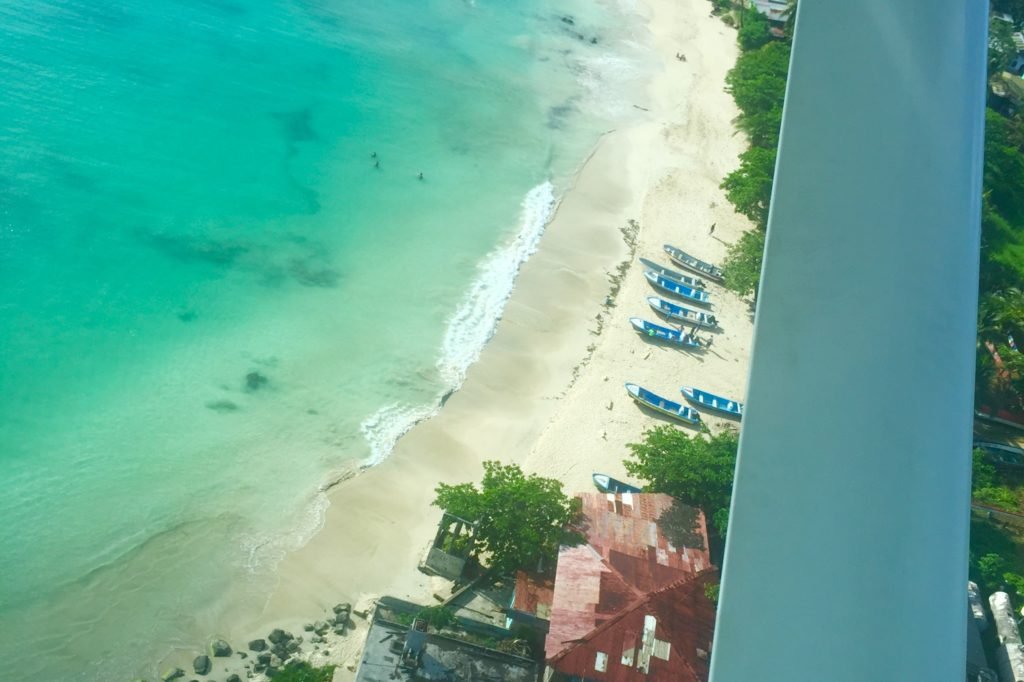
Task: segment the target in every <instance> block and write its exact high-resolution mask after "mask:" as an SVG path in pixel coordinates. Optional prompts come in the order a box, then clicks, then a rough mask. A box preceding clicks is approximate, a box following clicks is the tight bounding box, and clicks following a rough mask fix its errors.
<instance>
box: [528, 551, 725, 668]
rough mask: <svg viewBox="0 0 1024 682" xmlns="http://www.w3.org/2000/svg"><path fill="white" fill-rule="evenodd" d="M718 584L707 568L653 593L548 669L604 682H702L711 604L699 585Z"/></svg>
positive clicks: (711, 627) (551, 662) (708, 649)
mask: <svg viewBox="0 0 1024 682" xmlns="http://www.w3.org/2000/svg"><path fill="white" fill-rule="evenodd" d="M717 581H718V572H717V570H715V569H710V570H707V571H704V572H703V573H700V574H698V575H696V576H689V577H687V578H684V579H682V580H680V581H678V582H676V583H673V584H671V585H669V586H668V587H665V588H662V589H661V590H658V591H655V592H652V593H650V594H649V595H647V596H646V597H645V598H643V599H641V600H639V601H637V602H635V603H634V604H633V605H632V606H630V607H629V608H627V609H625V610H624V611H623V612H622V613H620V614H619V615H618V616H616V617H614V618H612V619H610V620H608V621H607V622H606V623H604V624H603V625H601V626H598V627H597V628H595V629H594V630H593V631H591V632H590V633H589V634H587V635H586V636H585V637H584V638H582V639H581V640H579V641H577V642H575V643H573V644H572V645H570V646H569V647H568V648H566V649H565V650H563V651H562V652H561V653H560V654H559V655H558V656H556V657H554V658H549V659H548V665H550V666H551V667H552V668H554V669H555V670H557V671H558V672H560V673H563V674H566V675H572V676H576V677H581V678H586V679H592V680H602V681H604V682H639V681H641V680H642V681H643V682H707V679H708V675H709V667H710V662H711V638H712V635H713V634H714V630H715V606H714V604H712V603H711V601H710V600H709V599H708V598H707V597H706V596H705V594H704V586H705V585H706V584H708V583H714V582H717Z"/></svg>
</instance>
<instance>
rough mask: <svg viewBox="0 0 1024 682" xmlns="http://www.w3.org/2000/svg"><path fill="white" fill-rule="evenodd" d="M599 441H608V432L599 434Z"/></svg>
mask: <svg viewBox="0 0 1024 682" xmlns="http://www.w3.org/2000/svg"><path fill="white" fill-rule="evenodd" d="M601 440H608V432H607V431H602V432H601Z"/></svg>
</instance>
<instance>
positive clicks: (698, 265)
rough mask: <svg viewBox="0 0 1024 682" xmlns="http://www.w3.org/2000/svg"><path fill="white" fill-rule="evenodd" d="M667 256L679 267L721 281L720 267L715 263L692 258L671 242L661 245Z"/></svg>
mask: <svg viewBox="0 0 1024 682" xmlns="http://www.w3.org/2000/svg"><path fill="white" fill-rule="evenodd" d="M663 248H664V249H665V253H667V254H668V257H669V258H671V259H672V262H673V263H675V264H676V265H678V266H679V267H681V268H686V269H687V270H692V271H693V272H696V273H697V274H699V275H704V276H705V277H707V278H708V279H713V280H714V281H716V282H721V281H722V268H720V267H718V266H717V265H712V264H711V263H707V262H705V261H702V260H701V259H699V258H694V257H693V256H691V255H690V254H688V253H686V252H685V251H683V250H681V249H677V248H676V247H674V246H672V245H671V244H665V246H664V247H663Z"/></svg>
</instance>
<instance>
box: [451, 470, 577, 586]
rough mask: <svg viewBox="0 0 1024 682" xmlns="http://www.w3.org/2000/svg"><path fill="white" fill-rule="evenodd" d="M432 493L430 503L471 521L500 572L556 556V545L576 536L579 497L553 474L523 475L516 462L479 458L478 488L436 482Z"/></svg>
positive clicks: (482, 547) (529, 566)
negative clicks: (481, 471)
mask: <svg viewBox="0 0 1024 682" xmlns="http://www.w3.org/2000/svg"><path fill="white" fill-rule="evenodd" d="M434 492H435V493H436V494H437V496H436V498H435V499H434V505H435V506H438V507H440V508H441V509H444V510H445V511H446V512H448V513H450V514H454V515H455V516H458V517H460V518H463V519H466V520H468V521H472V522H474V523H475V524H476V535H475V538H476V544H477V548H478V550H480V551H482V552H484V553H486V554H487V555H488V557H487V558H488V564H489V566H490V568H491V570H493V571H495V572H496V573H498V574H499V575H507V574H509V573H512V572H513V571H515V570H517V569H529V570H533V569H536V568H537V566H538V564H539V563H540V562H541V561H542V560H545V561H549V560H553V559H554V558H555V556H556V555H557V554H558V547H559V545H561V544H567V543H573V542H577V541H578V540H579V539H580V536H579V534H578V533H575V532H573V531H571V530H569V527H570V526H571V525H572V524H573V523H575V522H576V521H577V520H578V518H579V513H580V505H579V500H578V499H576V498H570V497H568V496H567V495H565V494H564V493H563V492H562V484H561V483H560V482H558V481H556V480H555V479H552V478H542V477H540V476H537V475H536V474H530V475H529V476H526V475H525V474H523V471H522V470H521V469H520V468H519V466H517V465H515V464H508V465H503V464H501V463H500V462H496V461H487V462H484V478H483V481H482V483H481V486H480V488H479V489H478V488H477V487H476V486H474V485H473V484H472V483H462V484H459V485H447V484H444V483H441V484H439V485H438V486H437V488H435V489H434Z"/></svg>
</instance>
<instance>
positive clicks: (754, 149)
mask: <svg viewBox="0 0 1024 682" xmlns="http://www.w3.org/2000/svg"><path fill="white" fill-rule="evenodd" d="M740 17H741V22H740V24H741V25H740V29H739V32H738V38H737V39H738V41H739V45H740V49H741V51H742V53H741V54H740V57H739V59H737V60H736V66H735V67H733V69H732V70H731V71H730V72H729V75H728V76H727V77H726V85H727V86H728V88H729V91H730V92H731V93H732V96H733V99H735V100H736V106H737V107H739V110H740V115H739V117H738V118H737V119H736V125H737V126H738V127H739V129H740V130H742V131H743V132H744V133H746V134H747V138H748V139H749V140H750V145H751V146H750V148H749V149H748V150H746V151H745V152H743V153H742V154H741V155H740V165H739V168H737V169H736V170H734V171H733V172H732V173H729V175H727V176H726V178H725V180H724V181H723V182H722V189H724V190H725V196H726V198H727V199H728V200H729V202H730V203H731V204H732V205H733V207H735V209H736V212H737V213H740V214H742V215H745V216H746V217H747V218H750V220H751V222H753V223H754V225H755V229H753V230H751V231H749V232H746V233H744V235H743V236H742V237H741V238H740V240H739V241H738V242H736V243H735V244H733V245H732V246H731V247H730V248H729V255H728V256H727V257H726V260H725V262H724V263H723V270H724V271H725V286H726V287H728V288H729V289H731V290H733V291H735V292H736V293H738V294H740V295H741V296H745V295H747V294H749V293H752V292H756V290H757V284H758V280H759V278H760V276H761V258H762V256H763V254H764V237H765V232H764V231H765V229H766V228H767V225H768V206H769V203H770V202H771V197H772V178H773V176H774V174H775V153H776V148H777V147H778V144H779V126H780V125H781V123H782V103H783V100H784V99H785V95H786V76H787V74H788V72H789V47H790V46H789V40H788V39H775V38H773V37H772V35H771V33H770V32H769V25H768V21H767V20H766V19H765V18H764V17H763V16H762V15H761V14H760V13H759V12H758V11H757V10H754V9H744V10H742V11H741V13H740Z"/></svg>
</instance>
